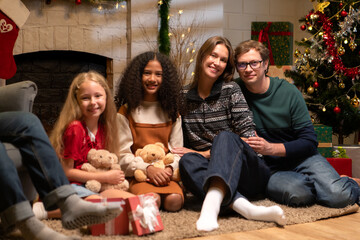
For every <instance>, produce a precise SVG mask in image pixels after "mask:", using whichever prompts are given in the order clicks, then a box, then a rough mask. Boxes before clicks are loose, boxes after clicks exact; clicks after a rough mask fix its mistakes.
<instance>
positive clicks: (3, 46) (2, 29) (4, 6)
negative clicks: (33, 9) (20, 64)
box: [0, 0, 30, 79]
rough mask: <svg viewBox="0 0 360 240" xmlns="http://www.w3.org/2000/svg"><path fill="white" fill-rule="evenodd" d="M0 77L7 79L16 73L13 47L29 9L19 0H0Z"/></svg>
mask: <svg viewBox="0 0 360 240" xmlns="http://www.w3.org/2000/svg"><path fill="white" fill-rule="evenodd" d="M0 9H1V10H0V78H2V79H9V78H12V77H13V76H14V75H15V73H16V63H15V60H14V56H13V49H14V46H15V42H16V39H17V37H18V34H19V28H21V27H22V26H23V25H24V24H25V22H26V20H27V18H28V17H29V15H30V11H29V10H28V9H27V8H26V7H25V5H24V4H23V3H22V2H21V1H20V0H1V1H0Z"/></svg>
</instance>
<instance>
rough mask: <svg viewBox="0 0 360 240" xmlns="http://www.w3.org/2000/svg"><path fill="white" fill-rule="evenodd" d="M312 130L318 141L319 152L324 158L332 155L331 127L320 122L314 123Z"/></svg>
mask: <svg viewBox="0 0 360 240" xmlns="http://www.w3.org/2000/svg"><path fill="white" fill-rule="evenodd" d="M314 130H315V133H316V135H317V140H318V142H319V145H318V151H319V153H320V154H321V155H323V156H324V157H326V158H330V157H332V155H331V152H332V128H331V127H329V126H325V125H322V124H314Z"/></svg>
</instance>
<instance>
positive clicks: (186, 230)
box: [0, 198, 359, 240]
mask: <svg viewBox="0 0 360 240" xmlns="http://www.w3.org/2000/svg"><path fill="white" fill-rule="evenodd" d="M254 203H255V204H256V205H264V206H270V205H273V204H274V202H271V201H270V200H261V201H256V202H254ZM280 206H281V207H282V209H283V210H284V212H285V215H286V219H287V225H291V224H299V223H308V222H314V221H317V220H320V219H325V218H331V217H337V216H341V215H345V214H349V213H352V212H356V211H358V208H359V207H358V206H357V205H353V206H348V207H346V208H342V209H334V208H326V207H322V206H319V205H314V206H311V207H307V208H290V207H286V206H283V205H280ZM200 207H201V205H200V203H199V202H198V201H196V199H195V198H190V199H188V200H187V201H186V204H185V206H184V209H183V210H181V211H180V212H177V213H168V212H161V213H160V215H161V218H162V221H163V223H164V230H163V231H161V232H157V233H154V234H151V235H147V236H142V237H141V238H140V237H137V236H136V235H134V234H130V235H126V236H101V237H95V236H91V235H90V233H89V231H88V230H87V229H86V228H83V229H79V230H73V231H67V230H64V229H63V228H62V227H61V223H60V221H59V220H47V221H44V222H45V223H46V224H48V225H49V226H50V227H52V228H53V229H55V230H56V231H59V232H62V233H64V234H66V235H79V236H82V239H84V240H87V239H88V240H95V239H115V240H117V239H134V238H138V239H141V240H145V239H156V240H168V239H171V240H174V239H183V238H193V237H200V236H206V235H219V234H224V233H231V232H242V231H250V230H257V229H263V228H270V227H275V226H277V225H276V224H275V223H268V222H260V221H249V220H246V219H244V218H242V217H241V216H239V215H237V214H234V213H227V214H225V213H224V214H222V215H221V216H220V217H219V221H218V222H219V225H220V228H219V229H218V230H216V231H213V232H210V233H203V232H198V231H197V230H196V229H195V222H196V220H197V218H198V216H199V213H200ZM19 236H20V234H19V233H18V232H13V233H12V234H10V236H7V237H0V239H10V240H15V239H16V240H18V239H22V238H21V237H19Z"/></svg>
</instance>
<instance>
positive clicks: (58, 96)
mask: <svg viewBox="0 0 360 240" xmlns="http://www.w3.org/2000/svg"><path fill="white" fill-rule="evenodd" d="M15 62H16V65H17V68H18V69H17V72H16V74H15V76H14V77H13V78H11V79H8V80H6V83H7V84H11V83H15V82H19V81H25V80H31V81H33V82H35V83H36V84H37V86H38V95H37V96H36V98H35V102H34V108H33V112H34V114H35V115H37V116H38V117H39V118H40V120H41V122H42V124H43V126H44V128H45V130H46V131H47V132H48V133H49V131H51V130H52V128H53V126H54V124H55V121H56V120H57V118H58V116H59V113H60V111H61V109H62V106H63V104H64V102H65V99H66V96H67V93H68V88H69V86H70V84H71V82H72V80H73V79H74V77H75V76H76V75H77V74H78V73H81V72H86V71H89V70H95V71H97V72H99V73H101V74H102V75H103V76H104V77H105V78H107V80H108V83H109V85H110V87H112V73H111V64H112V62H111V59H108V58H107V57H104V56H100V55H96V54H91V53H84V52H77V51H39V52H32V53H24V54H19V55H16V56H15Z"/></svg>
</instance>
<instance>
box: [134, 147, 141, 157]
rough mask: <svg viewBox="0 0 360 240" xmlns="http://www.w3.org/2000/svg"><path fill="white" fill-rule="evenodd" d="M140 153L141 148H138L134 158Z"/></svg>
mask: <svg viewBox="0 0 360 240" xmlns="http://www.w3.org/2000/svg"><path fill="white" fill-rule="evenodd" d="M141 151H142V148H138V149H137V150H136V152H135V156H136V157H138V156H140V154H141Z"/></svg>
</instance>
